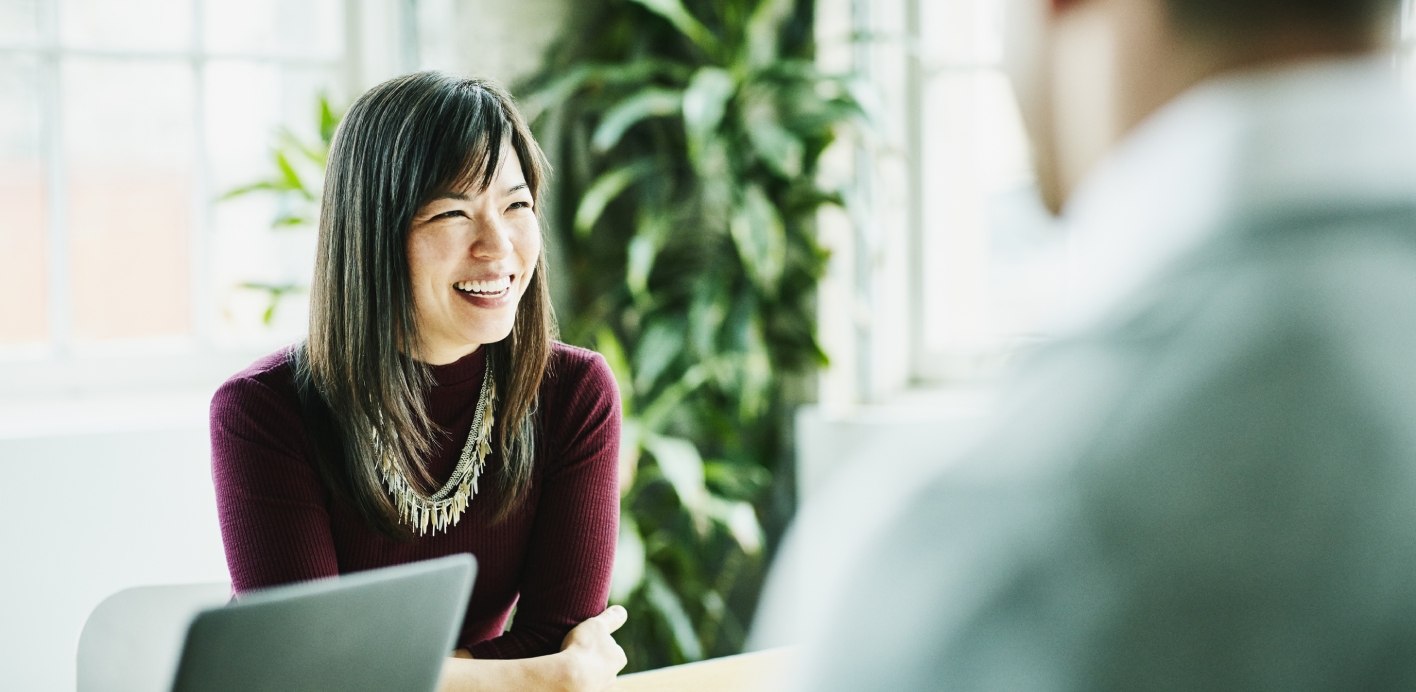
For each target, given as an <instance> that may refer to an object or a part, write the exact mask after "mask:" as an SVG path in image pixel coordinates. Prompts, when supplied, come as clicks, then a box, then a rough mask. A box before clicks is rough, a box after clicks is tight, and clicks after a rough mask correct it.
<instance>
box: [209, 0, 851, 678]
mask: <svg viewBox="0 0 1416 692" xmlns="http://www.w3.org/2000/svg"><path fill="white" fill-rule="evenodd" d="M813 5H814V3H813V1H812V0H686V1H684V2H681V1H680V0H581V1H580V2H578V3H577V9H576V11H577V13H578V17H579V18H580V21H577V22H576V23H574V24H573V27H572V29H571V31H570V33H569V35H567V36H565V37H564V38H563V39H562V40H561V42H560V43H559V44H558V45H557V46H556V47H555V48H554V49H553V50H552V52H551V54H550V55H549V56H548V57H547V61H546V63H545V65H544V67H543V69H542V70H541V71H540V72H539V73H538V74H537V75H535V76H533V77H532V78H530V79H529V80H527V82H526V83H524V84H521V85H517V86H516V87H515V88H514V89H513V91H514V93H516V94H517V96H518V97H519V100H520V103H521V106H522V108H523V111H524V113H525V115H526V117H527V119H528V120H529V121H531V122H532V124H533V127H534V128H535V130H536V133H537V137H538V139H539V140H540V142H541V144H542V146H543V147H544V148H545V149H546V150H547V152H548V154H549V156H550V158H551V159H552V163H553V165H554V166H555V175H554V176H553V179H552V184H553V188H552V193H551V195H552V199H550V200H548V201H549V202H550V204H545V205H543V207H542V215H543V222H545V223H546V225H547V226H548V230H549V232H550V233H552V234H554V236H555V237H554V239H553V241H554V242H553V243H552V246H553V247H556V248H558V249H559V252H560V253H561V255H562V258H563V260H564V261H563V262H562V263H561V265H560V267H559V268H560V269H561V270H562V271H563V272H564V273H563V275H560V276H555V277H553V278H552V281H553V282H555V283H558V284H559V287H560V290H558V291H557V293H558V295H560V296H563V297H565V298H567V299H568V300H562V301H561V303H560V304H558V305H557V309H558V311H559V313H560V318H561V322H562V338H563V339H564V340H566V341H567V342H570V343H575V344H578V345H582V346H586V347H589V348H592V349H595V350H597V351H599V352H600V353H601V354H603V355H604V356H605V358H606V360H607V361H608V362H609V364H610V367H611V368H612V369H613V370H614V372H615V375H616V377H617V379H618V380H619V387H620V392H621V395H622V397H623V404H624V416H625V420H624V431H625V433H624V440H623V444H622V453H621V454H622V457H621V480H622V482H623V484H624V487H623V493H624V497H623V506H622V511H621V527H620V537H619V549H618V554H617V557H616V564H615V572H614V578H613V584H612V595H611V600H612V601H613V602H616V603H621V604H624V605H625V606H626V607H628V609H629V611H630V620H629V623H628V624H627V625H626V626H625V627H624V628H623V629H621V630H620V631H619V632H618V633H617V634H616V638H617V639H618V640H619V641H620V643H621V644H622V645H623V646H624V648H625V650H626V652H627V653H628V656H629V667H628V668H627V669H626V672H632V671H636V670H646V669H650V668H658V667H662V666H665V665H673V664H678V663H684V662H688V661H694V660H699V659H703V658H711V657H714V656H722V655H727V654H732V653H737V652H739V651H741V650H742V647H743V644H744V640H745V638H746V635H747V628H748V626H749V624H750V622H751V617H752V614H753V611H754V609H755V608H756V605H757V598H758V594H759V591H760V588H761V585H762V580H763V577H764V575H765V570H766V566H767V562H768V560H769V559H770V555H771V553H772V551H773V549H774V548H775V546H776V543H777V540H778V538H779V537H780V535H781V533H782V531H783V529H784V528H785V526H786V523H787V521H788V520H789V519H790V517H791V515H792V512H793V511H794V510H795V492H794V488H795V478H794V475H793V473H792V468H793V458H792V450H791V416H792V412H793V410H794V408H795V406H796V405H798V404H800V403H804V402H806V401H808V400H809V399H810V398H811V396H812V383H813V379H812V375H813V373H814V372H815V369H816V368H819V367H821V366H823V365H825V363H826V356H825V354H824V353H823V352H822V350H821V348H820V346H819V344H818V343H817V339H816V325H815V314H816V311H815V305H814V302H813V300H814V291H815V287H816V283H817V281H818V280H819V279H820V277H821V276H822V273H823V272H824V270H825V263H826V259H827V257H826V253H825V252H824V251H823V250H822V248H821V247H820V246H819V245H818V244H817V242H816V235H815V224H814V222H815V217H816V212H817V210H818V209H819V208H820V207H821V206H822V205H827V204H836V205H839V204H842V203H843V201H842V196H841V192H840V191H838V190H830V189H823V187H822V186H821V185H820V183H819V182H818V176H817V164H818V161H819V159H820V157H821V154H822V152H823V150H824V149H825V148H826V147H827V146H828V145H830V144H831V143H832V142H833V141H834V140H835V138H836V136H837V135H838V133H839V129H840V128H842V127H847V126H855V127H857V128H860V129H862V130H866V131H869V130H872V129H873V128H874V126H873V125H872V124H871V123H872V119H871V118H868V117H867V113H866V111H865V109H863V108H862V105H861V104H862V103H867V102H868V100H867V99H866V98H864V97H865V94H864V93H862V92H861V89H862V88H863V87H862V86H861V85H862V84H863V83H862V82H858V81H855V80H853V79H851V78H850V77H849V76H847V75H825V74H821V73H820V72H818V70H817V69H816V66H815V62H814V43H813V20H814V16H813ZM339 115H340V114H339V111H338V110H337V109H335V108H334V107H332V106H331V105H330V103H329V102H328V100H326V99H323V98H321V99H320V101H319V103H318V106H317V117H318V118H319V127H318V132H319V140H318V141H314V142H307V141H302V140H301V139H299V138H298V137H296V136H295V135H293V134H291V133H290V132H288V131H282V132H279V133H277V137H276V142H275V144H274V145H273V147H272V152H271V155H272V157H273V162H274V166H273V173H272V175H271V176H270V177H268V178H266V179H264V180H260V181H256V182H254V183H252V184H250V185H246V186H242V187H240V188H237V189H234V190H231V191H230V192H228V193H226V195H225V197H224V198H234V197H240V196H243V195H248V194H253V193H261V194H274V195H277V196H278V198H279V200H280V204H279V207H278V208H279V211H278V213H277V215H276V217H275V219H274V221H273V226H274V227H275V228H281V229H290V230H305V231H309V230H311V229H313V228H314V226H315V224H316V217H317V213H318V206H319V199H320V181H321V180H322V179H323V170H324V164H325V159H326V156H327V154H328V151H329V143H330V140H331V138H332V137H333V135H334V131H335V129H336V127H337V125H338V121H339ZM246 287H247V288H250V289H253V290H263V291H266V292H267V293H268V294H269V295H270V301H271V302H270V308H269V309H268V310H267V312H266V320H267V321H268V322H269V320H270V319H271V317H272V315H273V313H274V310H275V306H276V305H277V304H278V303H279V301H280V299H281V297H282V296H284V295H286V294H287V293H290V292H292V291H302V290H305V287H304V286H295V285H280V286H273V285H265V284H259V283H248V284H246Z"/></svg>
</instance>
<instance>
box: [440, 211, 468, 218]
mask: <svg viewBox="0 0 1416 692" xmlns="http://www.w3.org/2000/svg"><path fill="white" fill-rule="evenodd" d="M454 216H466V214H463V213H462V210H461V209H453V210H452V211H445V212H443V213H441V214H438V215H437V216H434V217H433V218H434V219H450V218H452V217H454Z"/></svg>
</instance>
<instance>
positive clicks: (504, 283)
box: [452, 276, 511, 296]
mask: <svg viewBox="0 0 1416 692" xmlns="http://www.w3.org/2000/svg"><path fill="white" fill-rule="evenodd" d="M452 287H453V288H455V289H457V290H459V291H462V292H463V293H476V294H478V295H489V296H494V295H497V294H498V293H505V292H506V291H507V290H508V289H510V288H511V277H510V276H503V277H501V278H500V279H493V280H491V281H459V282H457V283H455V284H453V285H452Z"/></svg>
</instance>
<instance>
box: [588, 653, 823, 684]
mask: <svg viewBox="0 0 1416 692" xmlns="http://www.w3.org/2000/svg"><path fill="white" fill-rule="evenodd" d="M795 653H796V650H795V649H792V648H784V649H768V650H767V651H757V652H753V653H750V654H739V655H737V656H725V657H723V658H715V659H712V660H710V661H699V662H698V663H686V664H684V665H681V666H670V667H668V668H660V669H658V670H650V671H646V672H643V673H631V674H630V675H622V676H620V678H619V679H618V680H616V681H615V686H614V687H611V688H610V690H611V692H778V691H779V690H784V689H786V685H787V674H788V673H789V672H790V669H791V663H792V659H793V656H794V655H795Z"/></svg>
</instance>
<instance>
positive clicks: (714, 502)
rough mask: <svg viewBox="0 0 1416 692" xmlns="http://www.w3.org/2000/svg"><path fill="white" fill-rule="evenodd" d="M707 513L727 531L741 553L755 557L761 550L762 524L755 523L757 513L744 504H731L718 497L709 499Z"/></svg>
mask: <svg viewBox="0 0 1416 692" xmlns="http://www.w3.org/2000/svg"><path fill="white" fill-rule="evenodd" d="M708 512H709V513H710V514H711V515H712V517H713V519H714V520H715V521H717V522H718V523H720V524H722V525H723V526H724V527H726V528H727V529H728V533H729V534H731V535H732V537H733V540H735V541H737V544H738V546H739V547H741V548H742V552H744V553H747V554H748V555H756V554H757V552H758V551H760V550H762V542H763V540H764V539H763V534H762V524H761V523H760V522H758V521H757V512H756V510H754V509H753V508H752V505H750V504H748V503H746V502H733V501H730V500H724V499H722V498H719V497H710V498H709V502H708Z"/></svg>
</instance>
